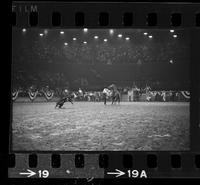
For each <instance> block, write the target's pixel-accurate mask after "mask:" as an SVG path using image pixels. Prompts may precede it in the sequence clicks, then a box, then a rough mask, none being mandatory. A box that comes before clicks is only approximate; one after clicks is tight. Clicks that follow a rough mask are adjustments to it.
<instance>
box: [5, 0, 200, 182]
mask: <svg viewBox="0 0 200 185" xmlns="http://www.w3.org/2000/svg"><path fill="white" fill-rule="evenodd" d="M199 26H200V4H190V3H130V2H129V3H120V2H118V3H114V2H113V3H100V2H99V3H98V2H95V3H92V2H90V3H58V2H57V3H52V2H51V3H50V2H49V3H47V2H13V4H12V61H10V62H11V63H12V69H11V71H12V74H11V76H12V83H11V100H10V101H11V115H12V116H11V119H10V127H9V129H10V133H9V134H10V136H9V138H10V140H9V144H10V145H9V146H10V147H9V148H10V150H9V164H8V177H9V178H17V179H18V178H26V179H29V178H50V179H51V178H57V179H58V178H86V179H89V181H90V180H93V179H94V178H102V179H103V178H116V179H119V178H126V179H135V178H175V177H176V178H178V177H179V178H180V177H181V178H185V177H189V178H199V177H200V145H199V141H200V117H199V115H200V114H199V111H200V108H199V107H200V80H199V79H200V78H199V71H200V67H199V58H200V52H199V47H200V27H199Z"/></svg>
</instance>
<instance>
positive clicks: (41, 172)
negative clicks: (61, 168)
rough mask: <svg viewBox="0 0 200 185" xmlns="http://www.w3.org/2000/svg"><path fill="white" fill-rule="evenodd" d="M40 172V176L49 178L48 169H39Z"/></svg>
mask: <svg viewBox="0 0 200 185" xmlns="http://www.w3.org/2000/svg"><path fill="white" fill-rule="evenodd" d="M38 174H39V178H47V177H48V176H49V171H47V170H39V171H38Z"/></svg>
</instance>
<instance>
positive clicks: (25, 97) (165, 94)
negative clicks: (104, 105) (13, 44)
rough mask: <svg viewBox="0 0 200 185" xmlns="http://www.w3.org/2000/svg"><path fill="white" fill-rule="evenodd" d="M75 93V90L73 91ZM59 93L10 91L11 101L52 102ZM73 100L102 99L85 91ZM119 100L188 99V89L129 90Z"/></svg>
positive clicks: (164, 100) (99, 93)
mask: <svg viewBox="0 0 200 185" xmlns="http://www.w3.org/2000/svg"><path fill="white" fill-rule="evenodd" d="M75 94H77V92H75ZM59 97H60V96H59V94H58V92H56V91H53V90H48V91H47V90H46V91H45V90H40V91H38V90H36V91H22V90H14V91H13V92H12V101H14V102H54V101H57V100H58V99H59ZM74 100H75V101H103V96H102V92H85V93H84V94H83V95H78V94H77V96H75V98H74ZM121 101H122V102H123V101H124V102H132V101H136V102H137V101H141V102H144V101H149V102H150V101H161V102H168V101H176V102H179V101H186V102H187V101H190V92H189V91H176V92H175V91H148V92H146V93H140V92H138V91H133V90H130V91H128V92H125V93H122V94H121Z"/></svg>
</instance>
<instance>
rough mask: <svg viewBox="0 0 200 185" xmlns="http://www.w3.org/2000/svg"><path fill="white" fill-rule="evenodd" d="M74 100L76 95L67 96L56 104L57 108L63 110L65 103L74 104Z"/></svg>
mask: <svg viewBox="0 0 200 185" xmlns="http://www.w3.org/2000/svg"><path fill="white" fill-rule="evenodd" d="M73 98H74V95H73V94H71V95H67V96H64V97H61V98H60V99H59V100H58V102H57V103H56V106H55V108H57V107H58V108H62V106H63V105H64V103H65V102H67V101H68V102H70V103H71V104H73Z"/></svg>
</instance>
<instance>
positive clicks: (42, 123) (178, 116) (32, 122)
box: [12, 102, 190, 151]
mask: <svg viewBox="0 0 200 185" xmlns="http://www.w3.org/2000/svg"><path fill="white" fill-rule="evenodd" d="M54 107H55V103H53V102H51V103H44V102H43V103H13V122H12V149H13V150H14V151H56V150H59V151H76V150H77V151H78V150H81V151H105V150H106V151H118V150H121V151H122V150H136V151H149V150H162V151H164V150H173V151H180V150H181V151H184V150H189V125H190V123H189V103H186V102H184V103H183V102H179V103H178V102H121V104H120V105H110V102H109V103H108V105H106V106H104V105H103V103H102V102H75V103H74V105H71V104H70V103H65V105H64V108H63V109H55V108H54Z"/></svg>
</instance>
